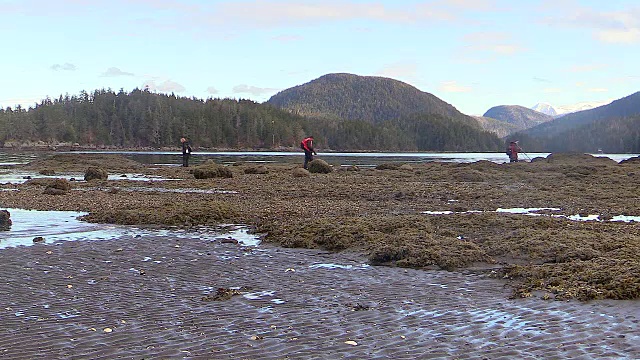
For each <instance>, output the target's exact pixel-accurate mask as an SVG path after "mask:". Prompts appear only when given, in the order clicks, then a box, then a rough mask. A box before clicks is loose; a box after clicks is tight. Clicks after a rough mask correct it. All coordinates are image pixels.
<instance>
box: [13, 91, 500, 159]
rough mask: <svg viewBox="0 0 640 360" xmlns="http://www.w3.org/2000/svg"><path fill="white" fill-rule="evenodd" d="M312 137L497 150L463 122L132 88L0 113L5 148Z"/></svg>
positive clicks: (413, 147)
mask: <svg viewBox="0 0 640 360" xmlns="http://www.w3.org/2000/svg"><path fill="white" fill-rule="evenodd" d="M307 135H313V136H314V137H315V139H316V146H317V147H319V148H325V149H332V150H342V151H344V150H380V151H384V150H388V151H494V150H500V149H501V148H502V146H503V143H502V141H501V140H499V139H498V138H497V137H496V136H495V135H493V134H491V133H488V132H483V131H481V130H479V129H478V128H476V127H473V126H470V125H469V124H468V123H465V122H464V121H461V120H458V119H450V118H447V117H444V116H441V115H412V116H405V117H403V118H399V119H395V120H390V121H385V122H381V123H378V124H372V123H371V122H368V121H364V120H349V121H347V120H343V119H339V118H318V117H316V118H313V117H303V116H299V115H296V114H293V113H291V112H288V111H285V110H280V109H277V108H275V107H273V106H271V105H269V104H260V103H256V102H254V101H251V100H244V99H206V100H203V99H197V98H187V97H179V96H176V95H174V94H157V93H152V92H149V91H146V90H140V89H134V90H133V91H131V92H129V93H127V92H125V91H124V90H122V89H121V90H120V91H118V92H114V91H112V90H111V89H107V90H105V89H102V90H95V91H94V92H92V93H88V92H86V91H82V92H80V94H79V95H72V96H70V95H68V94H67V95H65V96H62V95H61V96H59V97H58V98H57V99H50V98H46V99H43V100H42V101H41V102H40V103H38V104H36V105H35V106H34V107H31V108H29V109H24V108H22V107H20V106H17V107H15V108H6V109H0V145H2V146H4V145H5V144H7V143H8V142H13V143H22V144H27V143H35V142H40V141H42V142H44V143H47V144H58V143H77V144H79V145H82V146H114V147H120V148H142V147H145V148H149V147H151V148H161V147H167V146H178V145H179V139H180V138H181V137H187V138H189V140H190V141H191V143H192V145H193V146H195V147H198V148H210V149H214V148H218V149H275V148H292V147H298V144H299V142H300V140H301V139H302V138H304V137H305V136H307Z"/></svg>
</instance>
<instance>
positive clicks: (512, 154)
mask: <svg viewBox="0 0 640 360" xmlns="http://www.w3.org/2000/svg"><path fill="white" fill-rule="evenodd" d="M520 151H522V148H520V146H518V141H517V140H516V141H512V142H510V143H509V147H508V148H507V155H509V162H518V152H520Z"/></svg>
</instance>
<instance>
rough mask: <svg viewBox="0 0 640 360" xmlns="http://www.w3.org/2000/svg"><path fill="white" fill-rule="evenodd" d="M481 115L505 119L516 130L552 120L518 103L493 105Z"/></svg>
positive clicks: (550, 117)
mask: <svg viewBox="0 0 640 360" xmlns="http://www.w3.org/2000/svg"><path fill="white" fill-rule="evenodd" d="M483 116H485V117H490V118H493V119H497V120H501V121H505V122H507V123H509V124H512V125H514V126H516V128H517V130H523V129H528V128H530V127H534V126H536V125H539V124H542V123H545V122H547V121H550V120H553V117H552V116H550V115H547V114H543V113H540V112H537V111H535V110H531V109H529V108H526V107H524V106H520V105H501V106H494V107H492V108H491V109H489V110H487V112H486V113H484V115H483Z"/></svg>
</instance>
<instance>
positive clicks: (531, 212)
mask: <svg viewBox="0 0 640 360" xmlns="http://www.w3.org/2000/svg"><path fill="white" fill-rule="evenodd" d="M561 210H562V209H560V208H508V209H503V208H498V209H496V210H495V211H477V210H470V211H463V212H453V211H423V212H422V213H423V214H426V215H451V214H473V213H483V212H496V213H508V214H517V215H527V216H551V217H558V218H567V219H569V220H573V221H615V222H640V216H629V215H617V216H614V217H612V218H611V219H609V220H602V219H600V215H586V216H582V215H578V214H577V215H569V216H566V215H556V214H551V215H550V214H544V213H542V214H541V213H539V212H540V211H561Z"/></svg>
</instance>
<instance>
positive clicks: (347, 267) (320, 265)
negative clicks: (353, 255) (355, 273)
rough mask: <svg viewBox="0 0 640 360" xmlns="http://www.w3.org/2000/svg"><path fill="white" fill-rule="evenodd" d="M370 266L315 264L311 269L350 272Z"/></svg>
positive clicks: (310, 266)
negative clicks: (347, 270)
mask: <svg viewBox="0 0 640 360" xmlns="http://www.w3.org/2000/svg"><path fill="white" fill-rule="evenodd" d="M369 267H370V266H369V265H367V264H362V265H358V266H353V265H339V264H313V265H309V268H310V269H349V270H363V269H366V268H369Z"/></svg>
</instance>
